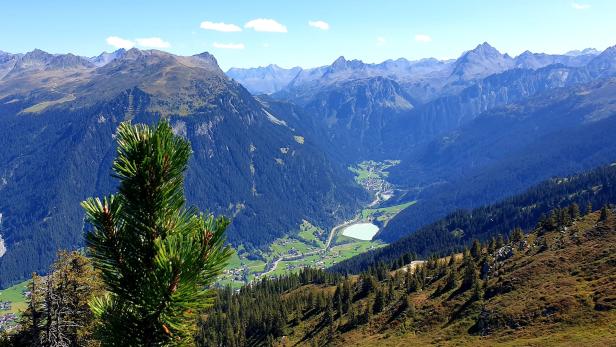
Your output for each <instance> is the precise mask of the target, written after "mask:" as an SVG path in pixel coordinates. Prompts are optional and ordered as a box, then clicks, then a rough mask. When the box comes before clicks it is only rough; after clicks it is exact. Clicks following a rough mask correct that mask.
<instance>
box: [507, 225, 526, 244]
mask: <svg viewBox="0 0 616 347" xmlns="http://www.w3.org/2000/svg"><path fill="white" fill-rule="evenodd" d="M510 239H511V242H513V243H518V242H520V241H522V240H523V239H524V231H522V229H521V228H517V227H516V228H514V229H513V232H512V233H511V237H510Z"/></svg>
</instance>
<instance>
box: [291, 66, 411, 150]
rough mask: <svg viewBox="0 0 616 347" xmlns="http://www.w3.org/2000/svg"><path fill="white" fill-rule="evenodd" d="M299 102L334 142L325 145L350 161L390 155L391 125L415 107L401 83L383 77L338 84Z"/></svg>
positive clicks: (329, 139) (327, 138) (328, 138)
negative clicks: (389, 131) (386, 145)
mask: <svg viewBox="0 0 616 347" xmlns="http://www.w3.org/2000/svg"><path fill="white" fill-rule="evenodd" d="M295 101H296V102H298V104H299V105H301V106H303V107H304V109H305V110H306V112H307V113H308V114H310V115H313V117H315V118H316V121H317V122H318V123H319V124H320V126H321V127H322V128H323V132H324V133H325V134H326V138H325V139H326V140H328V142H327V143H329V144H330V145H329V146H328V145H327V144H324V147H327V148H330V149H331V153H332V154H333V155H334V156H336V155H338V156H340V157H342V158H344V160H345V161H346V162H354V161H357V160H360V159H361V158H373V157H383V156H386V155H387V154H386V153H387V149H386V148H384V146H385V144H386V143H388V133H387V132H388V130H387V129H388V126H389V125H390V124H391V123H392V122H394V121H399V122H404V121H405V119H406V115H407V114H408V112H409V111H410V110H412V109H413V107H414V106H413V102H414V101H413V99H412V97H411V96H410V95H408V94H407V93H406V91H404V89H403V88H402V87H400V85H399V84H398V83H396V82H395V81H393V80H390V79H387V78H383V77H372V78H365V79H358V80H353V81H344V82H340V83H336V84H333V85H331V86H329V87H325V88H322V89H319V91H318V92H317V93H316V94H315V95H311V96H310V98H309V99H306V100H305V101H304V100H302V99H296V100H295ZM325 139H324V140H325Z"/></svg>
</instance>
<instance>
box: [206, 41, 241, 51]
mask: <svg viewBox="0 0 616 347" xmlns="http://www.w3.org/2000/svg"><path fill="white" fill-rule="evenodd" d="M213 46H214V47H215V48H222V49H244V48H246V46H244V44H243V43H218V42H214V44H213Z"/></svg>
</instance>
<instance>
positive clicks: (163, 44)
mask: <svg viewBox="0 0 616 347" xmlns="http://www.w3.org/2000/svg"><path fill="white" fill-rule="evenodd" d="M135 41H136V42H137V45H138V46H140V47H144V48H159V49H160V48H169V47H171V44H170V43H169V42H167V41H164V40H163V39H161V38H160V37H146V38H142V39H136V40H135Z"/></svg>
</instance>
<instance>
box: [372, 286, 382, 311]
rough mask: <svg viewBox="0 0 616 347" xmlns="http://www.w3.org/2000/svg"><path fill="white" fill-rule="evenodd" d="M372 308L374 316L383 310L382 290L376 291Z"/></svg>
mask: <svg viewBox="0 0 616 347" xmlns="http://www.w3.org/2000/svg"><path fill="white" fill-rule="evenodd" d="M372 308H373V312H374V313H375V314H376V313H379V312H381V311H383V309H384V308H385V293H384V292H383V290H382V289H378V290H377V291H376V295H375V297H374V306H372Z"/></svg>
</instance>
